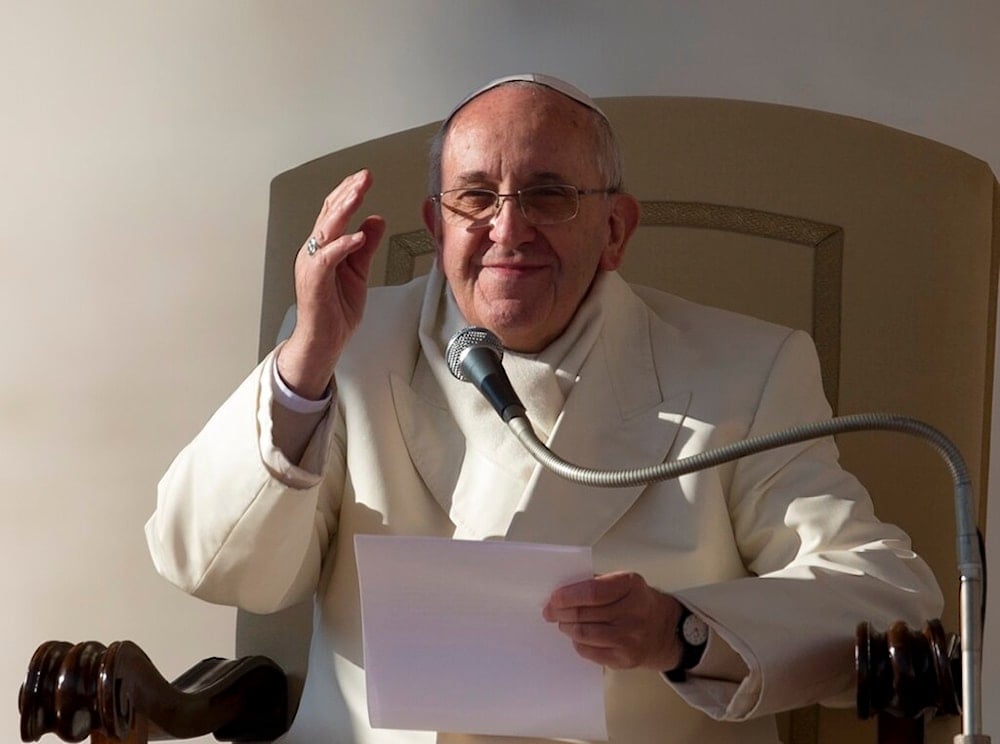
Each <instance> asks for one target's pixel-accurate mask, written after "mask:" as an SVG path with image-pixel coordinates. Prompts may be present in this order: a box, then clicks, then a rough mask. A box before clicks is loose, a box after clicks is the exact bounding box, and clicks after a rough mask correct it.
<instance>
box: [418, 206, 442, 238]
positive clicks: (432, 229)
mask: <svg viewBox="0 0 1000 744" xmlns="http://www.w3.org/2000/svg"><path fill="white" fill-rule="evenodd" d="M421 213H422V215H423V218H424V227H426V228H427V232H429V233H430V234H431V237H432V238H434V242H435V243H437V245H438V246H439V247H440V245H441V210H440V209H438V205H437V203H436V202H434V201H433V200H432V199H431V198H430V197H429V196H428V197H427V198H426V199H424V204H423V207H422V209H421Z"/></svg>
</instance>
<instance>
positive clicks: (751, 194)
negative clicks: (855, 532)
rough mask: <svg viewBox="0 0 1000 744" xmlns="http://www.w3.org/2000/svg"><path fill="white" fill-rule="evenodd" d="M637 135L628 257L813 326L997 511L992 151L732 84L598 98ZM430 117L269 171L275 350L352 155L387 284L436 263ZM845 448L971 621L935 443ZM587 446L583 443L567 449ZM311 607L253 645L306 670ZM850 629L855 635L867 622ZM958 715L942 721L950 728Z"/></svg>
mask: <svg viewBox="0 0 1000 744" xmlns="http://www.w3.org/2000/svg"><path fill="white" fill-rule="evenodd" d="M600 105H601V106H602V108H603V109H604V110H605V111H606V112H607V114H608V116H609V117H610V118H611V120H612V122H613V123H614V125H615V128H616V130H617V131H618V134H619V137H620V139H621V141H622V147H623V149H624V151H625V161H626V182H627V186H628V188H629V190H630V191H631V192H632V193H633V194H635V195H636V196H637V197H638V198H639V199H640V201H641V202H642V203H643V222H642V227H641V228H640V229H639V230H638V231H637V233H636V236H635V238H634V239H633V242H632V244H631V246H630V248H629V252H628V256H627V259H626V262H625V264H624V267H623V269H622V274H623V275H624V276H625V277H626V278H627V279H628V280H630V281H634V282H638V283H643V284H655V285H657V286H660V287H663V288H665V289H667V290H669V291H671V292H675V293H677V294H680V295H682V296H685V297H688V298H690V299H694V300H696V301H700V302H705V303H708V304H713V305H719V306H722V307H727V308H730V309H734V310H737V311H740V312H744V313H748V314H751V315H756V316H759V317H762V318H766V319H769V320H773V321H777V322H780V323H783V324H786V325H789V326H793V327H796V328H802V329H805V330H807V331H809V332H811V333H812V334H813V336H814V338H815V339H816V341H817V346H818V348H819V350H820V356H821V362H822V366H823V374H824V382H825V386H826V390H827V394H828V397H829V398H830V401H831V403H832V405H833V406H834V409H835V410H836V411H838V412H839V413H859V412H867V411H889V412H895V413H901V414H905V415H909V416H913V417H916V418H919V419H922V420H924V421H927V422H928V423H931V424H932V425H934V426H936V427H938V428H940V429H941V430H942V431H944V432H945V433H947V434H948V435H949V436H950V437H952V438H953V439H954V440H955V441H956V442H957V444H958V445H959V446H960V448H961V450H962V451H963V453H964V454H965V457H966V458H967V460H968V464H969V468H970V470H971V472H972V473H973V477H974V479H975V480H976V483H975V485H976V488H977V489H978V494H979V498H980V503H979V507H980V523H981V524H982V523H984V517H985V493H986V476H987V465H988V455H989V446H988V445H989V443H988V439H989V432H990V427H989V422H990V407H991V400H992V390H991V388H992V380H993V358H994V309H995V306H996V295H995V292H996V287H997V256H998V252H1000V201H998V190H997V182H996V179H995V177H994V175H993V174H992V172H991V171H990V169H989V167H988V166H987V165H986V164H985V163H983V162H982V161H980V160H977V159H975V158H973V157H971V156H969V155H966V154H965V153H962V152H960V151H957V150H955V149H953V148H949V147H947V146H944V145H941V144H939V143H936V142H932V141H930V140H926V139H923V138H921V137H917V136H914V135H910V134H907V133H904V132H901V131H898V130H894V129H890V128H888V127H884V126H881V125H878V124H873V123H870V122H866V121H862V120H859V119H855V118H850V117H845V116H838V115H834V114H828V113H822V112H817V111H811V110H805V109H799V108H793V107H787V106H779V105H772V104H763V103H752V102H744V101H730V100H718V99H698V98H671V97H635V98H609V99H603V100H601V101H600ZM435 128H436V126H435V125H427V126H424V127H420V128H417V129H412V130H409V131H406V132H401V133H399V134H395V135H392V136H389V137H384V138H381V139H378V140H374V141H372V142H367V143H365V144H362V145H358V146H356V147H351V148H348V149H346V150H342V151H340V152H336V153H332V154H330V155H327V156H325V157H322V158H319V159H317V160H314V161H312V162H310V163H306V164H305V165H302V166H299V167H298V168H294V169H292V170H290V171H287V172H285V173H282V174H281V175H279V176H278V177H276V178H275V179H274V181H273V183H272V187H271V210H270V219H269V223H268V235H267V257H266V264H265V280H264V296H263V306H262V313H261V331H260V352H261V355H263V354H264V353H265V352H266V351H268V350H270V349H271V348H272V347H273V345H274V340H275V338H276V335H277V333H278V331H279V328H280V326H281V323H282V319H283V317H284V315H285V311H286V309H287V308H288V307H289V306H290V305H291V304H292V302H293V300H294V298H293V291H292V278H291V277H292V262H293V259H294V256H295V253H296V251H297V250H298V248H299V247H300V246H301V244H302V242H303V241H304V239H305V237H306V236H307V235H308V234H309V231H310V229H311V227H312V224H313V221H314V218H315V214H316V213H317V211H318V209H319V207H320V205H321V203H322V200H323V197H324V196H325V195H326V193H327V192H328V191H329V190H330V189H331V188H332V187H333V186H334V185H335V184H336V183H337V182H338V181H339V180H340V178H341V177H342V176H344V175H346V174H347V173H350V172H353V171H355V170H357V169H359V168H361V167H368V168H370V169H371V170H372V172H373V174H374V176H375V185H374V186H373V188H372V190H371V192H370V194H369V196H368V199H367V200H366V213H368V212H369V211H370V212H375V213H379V214H382V215H384V216H385V217H386V218H387V220H388V222H389V232H388V238H387V239H386V241H385V245H383V247H382V248H380V250H379V254H378V255H377V257H376V263H375V267H374V270H373V277H374V281H375V283H398V282H402V281H405V280H406V279H408V278H409V277H410V276H412V275H413V274H414V273H421V272H423V271H426V269H427V268H428V267H429V266H430V262H431V261H432V260H433V247H432V246H431V244H430V241H429V238H428V236H427V235H426V233H425V232H424V231H423V228H422V223H421V219H420V204H421V201H422V199H423V197H424V196H425V194H426V189H425V186H424V180H425V170H426V156H425V153H426V150H427V144H428V142H429V140H430V137H431V135H432V134H433V132H434V131H435ZM839 443H840V447H841V451H842V455H843V458H842V459H843V462H844V464H845V466H846V467H847V468H848V469H850V470H852V471H853V472H855V473H856V474H857V475H858V476H859V477H860V478H861V480H862V481H863V482H864V483H865V484H866V485H867V486H868V488H869V490H870V491H871V493H872V496H873V498H874V500H875V503H876V508H877V510H878V513H879V515H880V516H881V517H882V518H883V519H885V520H888V521H892V522H895V523H898V524H900V525H901V526H903V527H904V528H905V529H906V530H907V531H908V532H909V533H910V534H911V536H912V537H913V541H914V544H915V547H916V549H917V550H918V551H919V552H920V553H921V554H922V555H924V557H926V558H927V560H928V562H929V563H930V564H931V566H932V567H933V568H934V570H935V572H936V574H937V576H938V579H939V581H940V582H941V584H942V588H943V590H944V592H945V596H946V602H947V606H946V610H945V614H944V618H943V619H944V622H945V626H946V628H948V629H951V630H955V629H957V627H958V609H957V608H958V586H957V570H956V568H955V549H954V537H953V535H954V529H953V525H954V511H953V506H952V500H951V489H950V481H949V478H948V474H947V471H946V469H945V467H944V465H943V464H942V462H941V461H940V460H939V459H938V458H937V457H936V456H935V455H934V454H933V452H932V450H930V449H929V448H928V447H927V445H926V444H924V443H922V442H920V441H917V440H911V439H909V438H906V437H902V436H901V435H896V434H887V433H872V434H867V433H865V434H854V435H850V436H845V437H842V438H841V439H840V440H839ZM565 454H567V455H571V454H572V453H565ZM308 623H309V608H307V607H299V608H293V610H290V611H287V612H285V613H282V614H281V615H279V616H277V617H275V616H271V617H268V618H261V617H254V616H250V615H247V614H246V613H241V615H240V619H239V623H238V624H239V630H238V648H237V650H238V653H240V654H245V653H249V652H255V653H267V654H269V655H271V656H273V657H274V658H276V659H278V660H279V661H281V662H282V663H283V664H284V665H285V666H286V668H289V669H291V670H292V671H293V674H295V675H298V676H299V677H301V675H302V674H303V672H304V668H305V658H306V645H307V636H308V632H309V630H308V628H309V624H308ZM844 632H845V633H847V634H852V633H853V632H854V629H853V628H845V629H844ZM785 726H786V729H785V731H784V734H783V736H784V739H785V741H786V742H789V743H791V742H794V743H795V744H806V743H807V742H843V741H874V740H875V734H874V729H873V726H872V725H871V724H861V723H859V722H857V721H855V720H854V713H853V711H831V710H828V709H820V708H813V709H810V710H808V711H800V712H796V714H795V715H794V716H791V717H790V718H789V719H787V720H786V722H785ZM956 730H957V721H955V720H954V719H953V720H951V721H940V722H934V723H932V724H931V726H930V733H929V736H928V740H929V741H942V742H943V741H950V740H951V739H950V737H951V735H952V734H953V733H954V732H955V731H956Z"/></svg>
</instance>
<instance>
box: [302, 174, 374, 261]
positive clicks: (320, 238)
mask: <svg viewBox="0 0 1000 744" xmlns="http://www.w3.org/2000/svg"><path fill="white" fill-rule="evenodd" d="M371 185H372V175H371V173H370V172H369V171H368V169H362V170H359V171H358V172H357V173H354V174H352V175H350V176H348V177H347V178H345V179H344V180H343V181H341V182H340V183H339V184H338V185H337V187H336V188H335V189H334V190H333V191H331V192H330V194H329V195H328V196H327V197H326V199H324V200H323V207H322V209H320V213H319V216H318V217H317V218H316V224H315V225H314V226H313V231H312V237H314V238H315V239H316V241H317V243H318V244H319V247H320V248H323V247H325V246H327V245H329V244H330V243H332V242H333V241H335V240H336V239H337V238H338V237H340V236H341V235H342V234H343V232H344V230H345V229H347V224H348V222H350V220H351V218H352V217H354V214H355V213H356V212H357V211H358V209H359V208H360V207H361V204H362V202H363V201H364V197H365V193H367V191H368V189H369V188H370V187H371Z"/></svg>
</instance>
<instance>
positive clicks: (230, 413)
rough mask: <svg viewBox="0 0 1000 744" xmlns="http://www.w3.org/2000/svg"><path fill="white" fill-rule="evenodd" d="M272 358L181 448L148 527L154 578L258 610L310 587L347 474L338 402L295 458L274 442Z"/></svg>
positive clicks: (298, 597) (283, 603)
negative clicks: (160, 576)
mask: <svg viewBox="0 0 1000 744" xmlns="http://www.w3.org/2000/svg"><path fill="white" fill-rule="evenodd" d="M273 364H274V354H273V353H272V354H271V355H270V356H268V357H267V358H266V359H265V360H264V361H263V362H262V363H261V365H260V366H259V367H257V369H255V370H254V371H253V372H252V373H251V374H250V376H249V377H248V378H247V379H246V380H245V381H244V382H243V383H242V384H241V385H240V387H239V388H237V390H236V391H235V392H234V393H233V394H232V395H231V396H230V398H229V399H228V400H227V401H226V402H225V403H224V404H223V405H222V406H221V407H220V408H219V410H218V411H216V412H215V414H214V415H213V416H212V418H211V419H210V420H209V421H208V423H207V424H206V425H205V427H204V429H202V431H201V432H200V433H199V434H198V435H197V436H196V437H195V438H194V440H193V441H192V442H191V443H190V444H189V445H188V446H187V447H185V448H184V449H183V450H182V451H181V452H180V454H179V455H178V456H177V458H176V459H175V460H174V462H173V463H172V464H171V466H170V468H169V469H168V470H167V472H166V474H165V475H164V476H163V478H162V480H161V481H160V483H159V487H158V489H157V505H156V511H155V512H154V513H153V515H152V517H151V518H150V519H149V521H148V522H147V524H146V541H147V544H148V547H149V551H150V554H151V556H152V558H153V563H154V565H155V566H156V569H157V571H159V573H160V574H161V575H163V576H164V577H165V578H166V579H168V580H169V581H170V582H172V583H173V584H175V585H176V586H178V587H179V588H180V589H182V590H183V591H186V592H188V593H190V594H193V595H195V596H197V597H200V598H202V599H205V600H207V601H210V602H216V603H220V604H228V605H235V606H237V607H241V608H243V609H246V610H249V611H251V612H256V613H267V612H274V611H276V610H279V609H282V608H284V607H287V606H290V605H292V604H294V603H295V602H298V601H302V600H304V599H306V598H308V597H309V596H310V595H311V594H312V593H313V591H314V590H315V586H316V582H317V580H318V578H319V573H320V570H321V566H322V562H323V559H324V557H325V554H326V551H327V548H328V546H329V544H330V541H331V538H332V537H333V535H334V533H335V532H336V529H337V519H338V511H339V503H340V497H341V494H342V493H343V487H344V483H345V477H346V472H345V470H346V465H345V451H346V446H345V441H344V439H345V438H344V427H343V421H342V418H341V416H340V415H339V409H338V407H337V406H336V404H335V403H334V405H333V407H332V408H331V410H330V411H329V412H328V413H327V415H326V416H325V417H323V419H322V420H321V421H320V422H319V424H318V426H317V427H316V430H315V432H314V433H313V435H312V437H311V439H310V440H309V442H308V444H307V445H306V447H305V451H304V454H303V455H302V457H301V459H300V460H299V461H298V463H293V462H292V461H290V460H289V459H288V458H287V457H286V456H285V455H284V453H283V452H282V449H281V448H280V447H279V446H277V445H276V444H275V442H274V419H273V416H272V407H273V405H274V399H273V398H274V392H273V385H272V379H273V374H274V372H273Z"/></svg>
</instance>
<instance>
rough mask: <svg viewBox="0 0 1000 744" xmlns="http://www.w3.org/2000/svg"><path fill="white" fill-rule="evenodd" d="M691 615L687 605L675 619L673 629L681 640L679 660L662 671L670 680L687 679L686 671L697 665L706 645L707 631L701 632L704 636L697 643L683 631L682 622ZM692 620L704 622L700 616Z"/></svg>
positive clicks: (680, 680) (682, 680)
mask: <svg viewBox="0 0 1000 744" xmlns="http://www.w3.org/2000/svg"><path fill="white" fill-rule="evenodd" d="M692 616H693V613H692V612H691V610H689V609H688V608H687V607H682V608H681V616H680V617H679V618H678V619H677V627H676V628H675V629H674V632H675V633H676V634H677V639H678V640H679V641H680V642H681V661H680V663H679V664H678V665H677V666H676V667H674V668H673V669H670V670H669V671H666V672H664V676H666V678H667V679H668V680H670V681H671V682H684V681H685V680H686V679H687V671H688V670H689V669H693V668H694V667H696V666H698V662H700V661H701V657H702V656H703V655H704V653H705V647H706V646H707V645H708V636H707V633H702V634H701V635H703V636H704V637H703V639H699V642H698V643H692V642H691V641H690V640H689V639H688V637H687V635H686V634H685V633H684V623H685V621H687V619H688V618H689V617H692ZM694 622H697V623H700V624H701V625H702V626H704V622H703V621H701V619H700V618H695V620H694Z"/></svg>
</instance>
